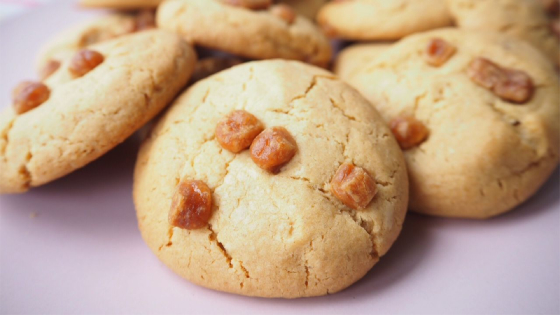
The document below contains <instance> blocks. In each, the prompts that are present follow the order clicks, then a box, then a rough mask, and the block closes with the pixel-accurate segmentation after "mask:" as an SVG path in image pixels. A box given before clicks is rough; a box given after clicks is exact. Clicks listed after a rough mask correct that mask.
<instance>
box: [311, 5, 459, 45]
mask: <svg viewBox="0 0 560 315" xmlns="http://www.w3.org/2000/svg"><path fill="white" fill-rule="evenodd" d="M317 22H318V23H319V24H321V25H322V26H323V27H324V28H325V30H326V31H327V32H328V33H329V34H330V35H331V36H334V37H339V38H343V39H349V40H396V39H400V38H402V37H405V36H407V35H410V34H412V33H417V32H422V31H427V30H431V29H434V28H439V27H445V26H449V25H451V23H452V21H451V16H450V15H449V12H448V10H447V6H446V4H445V0H345V1H332V2H329V3H327V4H326V5H325V6H324V7H323V8H321V10H320V11H319V13H318V15H317Z"/></svg>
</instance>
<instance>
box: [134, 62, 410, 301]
mask: <svg viewBox="0 0 560 315" xmlns="http://www.w3.org/2000/svg"><path fill="white" fill-rule="evenodd" d="M234 110H245V111H247V112H248V113H250V114H252V115H254V116H255V117H256V119H258V121H260V123H262V127H264V128H267V129H268V128H272V127H281V128H285V130H286V132H287V133H289V134H290V135H291V136H292V137H293V142H292V141H291V140H290V142H292V144H294V143H295V146H297V151H296V153H295V155H294V156H293V157H292V158H291V160H290V161H289V162H288V163H286V164H285V165H284V166H283V167H282V168H281V169H278V170H276V173H272V172H269V171H266V170H263V169H262V168H261V167H259V165H257V162H258V161H257V160H256V159H254V157H253V156H252V155H253V153H254V150H255V142H257V141H258V140H257V139H258V138H259V137H261V135H262V134H264V133H266V130H265V131H264V132H263V133H262V134H261V135H259V137H257V139H256V140H254V143H253V145H252V146H251V149H250V150H245V151H240V152H239V153H232V152H230V151H229V150H232V148H228V149H227V150H226V149H224V148H223V147H222V146H221V145H220V143H219V142H218V141H217V140H216V137H217V132H216V130H217V124H218V123H219V122H221V121H222V120H223V119H224V117H226V116H227V115H229V114H230V113H232V112H233V111H234ZM251 120H254V119H251ZM220 130H221V129H220ZM215 132H216V133H215ZM257 149H258V148H257ZM234 151H238V150H234ZM345 162H346V163H352V164H354V165H355V166H357V167H360V168H363V169H364V170H365V171H367V172H368V173H369V174H370V175H371V177H372V178H373V180H374V187H369V188H370V189H371V188H373V189H376V190H377V193H376V194H375V196H374V197H373V199H372V200H371V202H369V203H368V204H367V206H366V207H365V208H364V209H360V210H354V209H353V208H350V207H348V206H345V204H343V203H342V202H341V201H340V200H339V199H338V197H336V196H335V195H334V194H333V193H332V192H331V189H332V188H333V187H331V185H330V184H329V183H330V182H331V180H332V179H333V177H334V176H335V172H337V170H338V169H339V167H340V166H341V164H343V163H345ZM362 173H363V172H362ZM184 181H201V182H203V183H205V184H206V185H207V186H208V189H209V190H210V191H211V192H212V195H213V201H212V203H213V206H212V207H213V214H212V216H211V217H210V221H209V224H208V226H206V227H203V228H201V229H196V230H184V229H181V228H177V227H173V226H171V225H170V223H169V221H168V214H169V213H170V209H171V205H172V199H173V196H174V193H175V191H176V189H177V187H178V185H180V183H183V182H184ZM370 183H371V181H370ZM375 183H376V184H375ZM203 186H204V185H203ZM205 190H206V189H205ZM134 201H135V205H136V209H137V215H138V220H139V227H140V230H141V232H142V235H143V238H144V239H145V241H146V242H147V244H148V245H149V247H150V248H151V249H152V250H153V251H154V252H155V253H156V255H157V256H158V257H159V258H160V259H161V260H162V261H163V262H164V263H165V264H167V265H168V266H169V267H170V268H171V269H173V270H174V271H175V272H177V273H178V274H180V275H181V276H183V277H185V278H187V279H189V280H190V281H192V282H194V283H197V284H199V285H203V286H206V287H209V288H212V289H216V290H222V291H228V292H234V293H238V294H244V295H252V296H263V297H286V298H294V297H302V296H315V295H324V294H327V293H334V292H336V291H339V290H341V289H343V288H345V287H347V286H349V285H350V284H352V283H353V282H355V281H357V280H358V279H359V278H361V277H362V276H363V275H364V274H365V273H366V272H367V271H368V270H369V269H370V268H371V267H372V266H373V265H374V264H375V263H376V262H377V261H378V259H379V257H380V256H383V255H384V254H385V253H386V252H387V250H388V249H389V248H390V247H391V245H392V243H393V242H394V240H395V238H396V237H397V235H398V234H399V232H400V229H401V225H402V222H403V220H404V216H405V213H406V207H407V201H408V182H407V175H406V168H405V165H404V159H403V157H402V152H401V151H400V149H399V148H398V145H397V143H396V141H395V139H394V138H393V136H392V135H391V132H390V130H389V129H388V128H387V126H386V125H385V123H384V122H383V121H382V119H381V117H380V116H379V115H378V114H377V113H376V111H375V110H374V109H373V107H371V106H370V105H369V103H368V102H367V101H366V100H365V99H364V98H363V97H362V96H361V95H360V94H359V93H358V92H357V91H355V90H354V89H352V88H351V87H349V86H348V85H346V84H345V83H343V82H342V81H340V80H339V79H337V78H336V77H334V76H333V75H332V74H331V73H329V72H326V71H324V70H321V69H319V68H316V67H312V66H308V65H305V64H303V63H300V62H295V61H283V60H273V61H260V62H250V63H246V64H243V65H239V66H236V67H233V68H231V69H229V70H226V71H223V72H220V73H218V74H216V75H214V76H212V77H209V78H208V79H206V80H203V81H200V82H198V83H196V84H195V85H194V86H192V87H191V88H190V89H189V90H187V92H185V93H184V94H183V95H182V96H180V97H179V98H178V99H177V100H176V102H175V104H174V105H172V107H171V108H170V109H169V111H168V112H167V113H166V114H165V115H164V116H163V117H162V118H161V120H160V121H159V122H158V123H157V125H156V127H155V128H154V130H153V132H152V134H151V136H150V137H149V138H148V139H147V141H146V142H145V143H144V144H143V145H142V148H141V150H140V153H139V156H138V160H137V165H136V171H135V178H134ZM362 205H363V204H362Z"/></svg>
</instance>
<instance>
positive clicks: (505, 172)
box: [347, 29, 559, 218]
mask: <svg viewBox="0 0 560 315" xmlns="http://www.w3.org/2000/svg"><path fill="white" fill-rule="evenodd" d="M434 42H438V43H439V44H438V45H437V46H434ZM434 47H435V48H434ZM434 49H435V50H434ZM450 52H451V53H450ZM428 54H434V56H438V55H439V56H440V58H439V62H438V63H437V64H434V63H433V62H430V59H431V58H433V56H428ZM428 57H430V58H428ZM347 80H348V82H350V83H351V84H352V85H353V86H355V87H356V88H357V89H358V90H359V91H360V92H362V94H363V95H364V96H365V97H366V98H368V99H369V100H370V101H371V102H372V104H373V105H374V106H375V107H376V108H377V109H378V110H379V112H380V113H381V115H382V116H383V117H384V118H385V120H386V121H387V122H391V123H392V125H393V123H394V122H395V121H396V119H399V118H400V117H403V116H408V117H413V118H415V120H416V121H418V122H420V123H422V124H423V125H425V127H426V128H427V132H428V133H429V134H428V135H427V137H426V138H425V139H423V140H422V141H421V143H419V144H417V145H416V146H413V147H411V148H409V149H407V150H405V157H406V159H407V163H408V169H409V175H410V182H411V195H410V198H411V201H410V209H411V210H415V211H417V212H421V213H427V214H433V215H439V216H452V217H469V218H487V217H490V216H493V215H497V214H499V213H502V212H505V211H508V210H510V209H512V208H513V207H515V206H516V205H518V204H520V203H521V202H523V201H525V200H526V199H527V198H529V197H530V196H531V195H532V194H533V193H534V192H535V191H536V190H537V189H538V188H539V187H540V185H541V184H542V183H544V181H545V180H546V179H547V178H548V176H549V175H550V173H551V172H552V171H553V170H554V168H555V167H556V166H557V164H558V145H559V129H558V128H559V105H558V104H559V91H558V77H557V76H556V74H555V73H554V71H553V70H552V69H551V67H550V63H549V62H548V60H546V58H544V56H542V55H541V54H540V53H539V52H538V51H537V50H535V49H534V48H533V47H532V46H531V45H529V44H527V43H525V42H523V41H521V40H518V39H515V38H512V37H509V36H503V35H499V34H493V33H488V34H486V33H479V32H469V31H461V30H457V29H445V30H437V31H431V32H427V33H423V34H418V35H413V36H411V37H409V38H406V39H404V40H402V41H401V42H399V43H397V44H395V45H394V46H392V47H390V48H388V49H387V50H386V51H385V52H383V53H381V54H380V55H377V57H376V58H375V59H374V60H372V61H371V62H369V63H367V64H363V65H362V69H361V70H359V71H356V72H355V73H354V74H352V75H350V76H349V77H348V78H347ZM394 125H395V127H398V125H397V124H394ZM405 127H406V126H405ZM419 128H420V130H421V129H422V128H423V127H422V126H420V127H419ZM410 130H411V129H408V130H407V129H406V128H405V129H404V130H395V131H398V132H399V133H402V134H403V135H404V136H407V132H408V131H410Z"/></svg>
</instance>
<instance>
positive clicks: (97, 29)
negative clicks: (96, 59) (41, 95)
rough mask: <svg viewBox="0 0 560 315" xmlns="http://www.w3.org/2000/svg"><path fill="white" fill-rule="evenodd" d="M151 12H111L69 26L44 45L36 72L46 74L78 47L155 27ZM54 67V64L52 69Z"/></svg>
mask: <svg viewBox="0 0 560 315" xmlns="http://www.w3.org/2000/svg"><path fill="white" fill-rule="evenodd" d="M154 18H155V16H154V12H153V11H149V10H145V11H139V12H134V13H128V14H124V13H119V14H111V15H107V16H104V17H101V18H99V19H96V20H94V21H91V22H88V23H86V24H83V25H80V26H76V27H73V28H70V29H68V30H66V31H64V32H62V33H61V34H58V35H57V36H55V37H54V38H53V39H51V40H49V42H48V43H47V44H45V45H44V46H43V47H42V48H41V50H40V52H39V54H38V57H37V71H38V73H39V74H40V76H41V77H42V78H44V77H48V74H49V73H50V72H51V71H49V70H48V69H50V68H53V66H52V65H53V64H57V65H59V64H60V62H61V61H62V60H65V59H68V58H70V57H71V56H73V55H74V54H75V53H76V52H77V51H78V50H80V49H84V48H87V47H89V46H91V45H94V44H97V43H101V42H103V41H106V40H109V39H113V38H117V37H119V36H123V35H127V34H131V33H134V32H137V31H142V30H147V29H151V28H153V27H154V26H155V20H154ZM54 70H56V67H55V68H54Z"/></svg>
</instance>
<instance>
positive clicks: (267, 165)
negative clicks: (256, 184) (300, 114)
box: [251, 127, 297, 173]
mask: <svg viewBox="0 0 560 315" xmlns="http://www.w3.org/2000/svg"><path fill="white" fill-rule="evenodd" d="M296 151H297V144H296V141H295V140H294V138H293V137H292V135H290V133H289V132H288V130H286V128H284V127H272V128H267V129H265V130H264V131H263V132H261V133H260V134H259V135H258V136H257V137H256V138H255V140H254V141H253V144H251V158H252V159H253V162H255V164H257V165H258V166H259V167H260V168H262V169H264V170H267V171H269V172H272V173H277V172H278V171H279V170H280V168H281V167H282V166H283V165H284V164H286V163H288V162H289V161H290V160H291V159H292V158H293V157H294V155H295V154H296Z"/></svg>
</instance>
